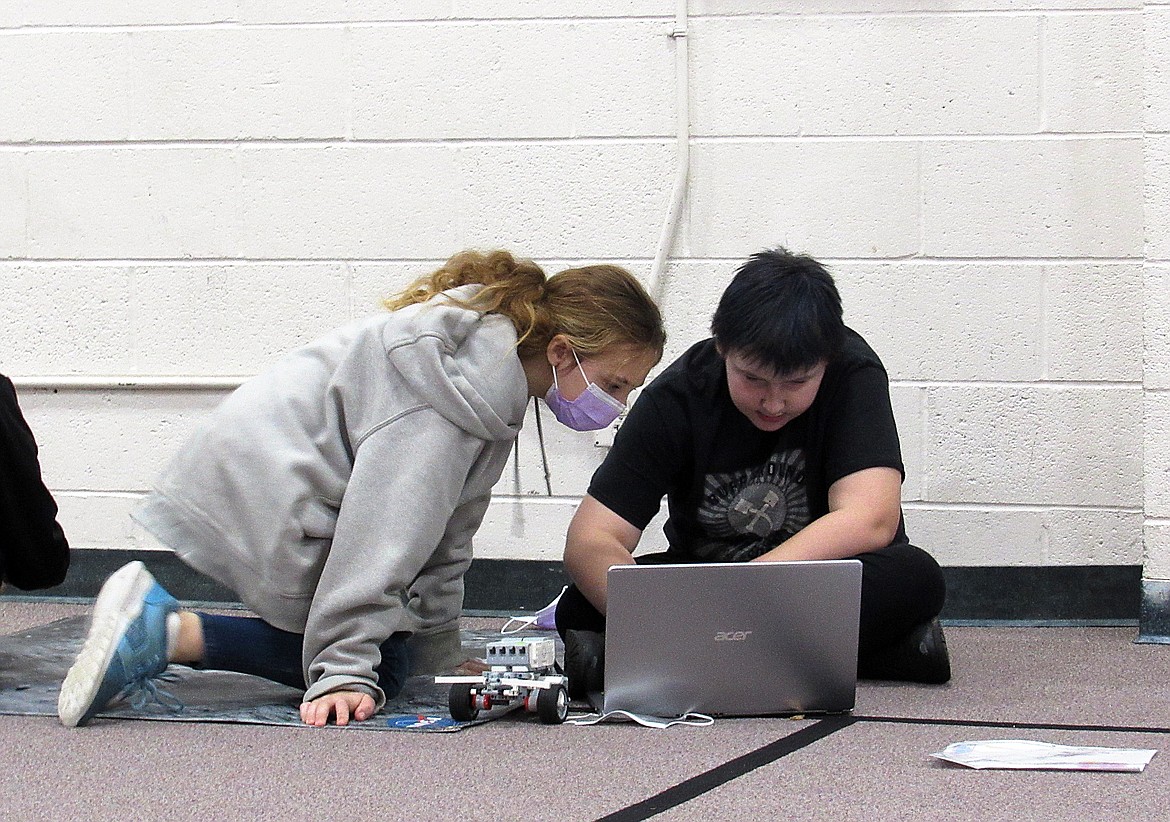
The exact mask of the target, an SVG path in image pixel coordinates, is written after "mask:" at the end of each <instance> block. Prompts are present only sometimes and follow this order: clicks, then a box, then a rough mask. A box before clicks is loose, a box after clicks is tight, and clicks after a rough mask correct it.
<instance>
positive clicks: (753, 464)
mask: <svg viewBox="0 0 1170 822" xmlns="http://www.w3.org/2000/svg"><path fill="white" fill-rule="evenodd" d="M879 466H880V467H889V468H895V469H897V470H898V471H899V472H900V473H902V474H903V475H904V474H905V471H904V469H903V466H902V455H901V449H900V447H899V444H898V431H897V428H896V426H895V424H894V413H893V410H892V409H891V407H890V392H889V382H888V379H887V376H886V371H885V368H884V367H883V366H882V363H881V360H879V359H878V356H877V354H875V353H874V352H873V350H872V349H871V348H870V347H869V345H867V344H866V342H865V340H863V339H862V338H861V336H860V335H858V334H857V333H856V332H854V331H852V330H849V329H847V330H846V339H845V344H844V347H843V349H842V351H841V352H840V354H839V355H838V356H837V357H836V358H835V359H834V360H833V361H832V362H831V363H830V364H829V366H828V368H827V369H826V370H825V375H824V378H823V379H822V381H821V385H820V388H819V390H818V391H817V395H816V399H815V400H814V401H813V404H812V405H811V406H810V407H809V409H808V410H807V411H806V412H805V413H803V414H802V415H800V416H799V417H797V418H796V419H794V420H793V421H792V422H790V423H788V424H787V425H785V426H784V427H783V428H781V429H780V430H779V431H773V432H767V431H761V430H760V429H758V428H756V427H755V426H754V425H752V423H751V422H750V421H749V420H748V418H747V417H745V416H744V415H743V414H742V413H740V411H739V410H738V409H736V407H735V406H734V405H733V404H732V401H731V395H730V393H729V392H728V388H727V374H726V369H725V367H724V363H723V358H722V357H720V356H719V353H718V352H717V351H716V350H715V343H714V341H713V340H710V339H708V340H704V341H703V342H700V343H697V344H695V345H694V346H692V347H691V348H690V350H688V351H687V352H686V353H685V354H683V355H682V356H681V357H679V359H677V360H676V361H675V362H674V363H672V364H671V365H670V366H669V367H668V368H667V369H666V370H665V371H663V372H662V374H660V375H659V376H658V377H657V378H655V379H654V381H653V382H651V383H650V385H648V386H647V387H646V388H645V389H644V390H643V391H642V395H641V396H640V397H639V398H638V401H637V402H636V403H634V405H633V407H632V408H631V409H630V413H629V415H628V416H627V418H626V421H625V422H624V423H623V424H622V427H621V428H620V429H619V430H618V433H617V437H616V439H615V441H614V444H613V447H612V448H611V449H610V452H609V454H608V455H607V456H606V458H605V461H604V462H603V463H602V464H601V466H600V467H599V468H598V469H597V472H596V473H595V474H594V475H593V480H592V482H591V483H590V486H589V494H590V496H592V497H593V498H595V499H596V500H597V501H598V502H600V503H601V504H602V505H604V506H605V507H607V508H609V509H610V510H611V511H613V512H614V513H616V514H617V515H618V516H620V517H621V518H622V519H624V520H626V521H627V522H629V523H630V524H631V525H633V526H635V527H636V528H638V529H640V530H642V529H645V527H646V525H647V524H648V523H649V522H650V520H651V519H653V518H654V516H655V515H656V514H657V513H658V509H659V506H660V505H661V502H662V497H663V496H666V497H667V502H668V505H669V514H670V515H669V519H668V520H667V523H666V527H665V531H666V537H667V539H668V540H669V543H670V551H671V552H672V553H676V554H678V555H679V558H680V559H693V560H700V561H712V562H739V561H746V560H749V559H753V558H755V557H758V556H760V555H761V554H763V553H765V552H767V551H770V550H771V549H772V548H775V547H776V546H777V545H779V544H780V543H781V542H783V541H784V540H786V539H788V538H789V537H791V536H792V535H794V534H795V533H797V532H798V531H800V530H801V529H802V528H804V527H805V526H806V525H808V524H809V523H810V522H812V521H813V520H815V519H817V518H819V517H821V516H824V515H825V514H827V513H828V512H829V499H828V497H829V486H830V485H832V484H833V483H834V482H836V481H837V480H838V479H840V478H841V477H844V476H847V475H849V474H852V473H855V472H857V471H861V470H863V469H866V468H874V467H879ZM906 541H907V540H906V532H905V528H904V526H903V524H902V523H899V525H898V533H897V536H896V537H895V538H894V542H906Z"/></svg>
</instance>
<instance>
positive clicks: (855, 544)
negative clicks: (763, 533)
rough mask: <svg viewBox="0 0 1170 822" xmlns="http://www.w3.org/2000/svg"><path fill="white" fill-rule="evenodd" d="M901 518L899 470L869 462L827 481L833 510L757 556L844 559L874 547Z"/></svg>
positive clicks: (769, 559)
mask: <svg viewBox="0 0 1170 822" xmlns="http://www.w3.org/2000/svg"><path fill="white" fill-rule="evenodd" d="M901 518H902V475H901V473H900V472H899V471H898V470H897V469H895V468H884V467H877V468H865V469H863V470H861V471H856V472H854V473H852V474H847V475H845V476H843V477H841V479H839V480H837V481H836V482H834V483H833V484H832V485H830V486H829V513H827V514H825V515H824V516H823V517H820V518H819V519H815V520H813V521H812V522H810V523H809V524H808V525H807V526H805V527H804V528H803V529H802V530H801V531H800V532H799V533H797V534H795V535H794V536H792V537H791V538H789V539H787V540H785V541H784V542H783V543H781V544H780V545H778V546H777V547H775V548H773V549H772V550H771V551H768V552H767V553H766V554H762V555H761V556H759V557H756V559H755V561H756V562H778V561H783V560H794V559H843V558H845V557H853V556H857V555H858V554H864V553H865V552H867V551H875V550H877V549H878V548H885V547H886V546H887V545H889V544H890V542H891V541H892V540H893V539H894V535H895V534H896V533H897V532H898V523H899V522H900V521H901Z"/></svg>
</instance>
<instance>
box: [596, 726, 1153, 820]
mask: <svg viewBox="0 0 1170 822" xmlns="http://www.w3.org/2000/svg"><path fill="white" fill-rule="evenodd" d="M857 722H874V723H886V724H891V725H954V726H962V727H971V728H1013V729H1026V730H1041V731H1093V732H1098V733H1147V734H1170V728H1159V727H1155V726H1143V725H1083V724H1065V723H1059V722H1000V721H993V720H980V719H930V718H925V717H903V716H864V715H848V716H831V717H826V718H825V719H822V720H820V721H819V722H817V723H816V724H815V725H810V726H808V727H807V728H801V729H800V730H799V731H797V732H796V733H793V734H789V735H788V736H785V737H783V738H781V739H777V740H776V741H775V742H769V743H768V744H767V745H764V746H763V747H762V748H757V749H756V750H754V751H750V752H749V753H746V754H744V755H743V756H739V757H736V758H735V759H732V760H731V761H729V762H725V763H724V764H722V765H719V766H717V767H715V768H712V769H711V770H709V771H704V772H703V773H701V774H698V775H696V776H692V777H691V778H690V779H687V780H685V781H683V782H680V783H678V784H677V785H675V786H674V787H672V788H667V789H666V790H664V791H662V792H661V793H657V794H655V795H654V796H651V797H650V798H648V799H644V800H642V801H641V802H638V803H636V804H634V805H629V806H628V807H625V808H622V809H621V810H619V811H614V812H613V813H611V814H608V815H607V816H602V817H600V818H599V819H598V820H597V822H637V820H642V819H649V818H650V817H652V816H656V815H657V814H660V813H662V812H663V811H666V810H669V809H671V808H674V807H677V806H679V805H681V804H683V803H684V802H689V801H690V800H692V799H694V798H695V797H697V796H701V795H702V794H705V793H707V792H708V791H710V790H713V789H714V788H717V787H719V786H720V785H724V784H726V783H728V782H730V781H731V780H733V779H736V778H738V777H740V776H743V775H744V774H746V773H750V772H751V771H754V770H755V769H756V768H760V767H763V766H764V765H767V764H769V763H772V762H775V761H776V760H778V759H781V758H782V757H785V756H787V755H788V754H790V753H793V752H795V751H799V750H800V749H801V748H805V747H807V746H809V745H811V744H812V743H814V742H816V741H818V740H821V739H824V738H825V737H826V736H829V735H830V734H833V733H836V732H837V731H840V730H842V729H843V728H847V727H849V726H850V725H853V724H854V723H857Z"/></svg>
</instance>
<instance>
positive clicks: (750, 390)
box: [723, 351, 826, 431]
mask: <svg viewBox="0 0 1170 822" xmlns="http://www.w3.org/2000/svg"><path fill="white" fill-rule="evenodd" d="M723 360H724V362H726V363H727V388H728V390H729V391H730V392H731V401H732V403H734V405H735V407H736V408H738V409H739V411H740V413H741V414H743V415H744V416H745V417H747V418H748V419H749V420H751V423H752V425H754V426H755V427H756V428H759V429H760V430H761V431H779V430H780V429H781V428H783V427H784V426H786V425H788V423H790V422H792V421H793V420H794V419H796V418H797V417H799V416H800V415H801V414H803V413H804V412H805V411H807V410H808V409H809V406H810V405H812V404H813V400H815V399H816V397H817V391H818V390H819V389H820V387H821V380H822V379H823V378H824V376H825V365H826V363H825V361H824V360H822V361H821V362H819V363H817V364H816V365H814V366H813V367H812V368H809V369H807V370H800V371H795V372H792V373H789V374H777V373H776V372H775V371H773V370H772V369H771V368H769V367H767V366H763V365H760V364H759V363H757V362H755V361H753V360H751V359H748V358H747V357H744V356H743V355H742V354H738V353H736V352H734V351H729V352H726V353H724V355H723Z"/></svg>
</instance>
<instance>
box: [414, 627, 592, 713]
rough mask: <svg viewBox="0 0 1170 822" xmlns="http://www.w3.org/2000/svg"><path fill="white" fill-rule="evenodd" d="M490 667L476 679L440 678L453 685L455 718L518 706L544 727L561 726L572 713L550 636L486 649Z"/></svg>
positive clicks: (450, 698) (451, 701) (450, 703)
mask: <svg viewBox="0 0 1170 822" xmlns="http://www.w3.org/2000/svg"><path fill="white" fill-rule="evenodd" d="M486 659H487V664H488V665H489V666H490V667H489V669H488V670H486V671H484V672H483V673H482V674H479V675H478V676H437V677H435V682H437V683H439V684H441V685H450V686H451V690H450V693H449V694H448V697H447V702H448V706H449V707H450V709H451V718H452V719H455V720H458V721H460V722H468V721H470V720H472V719H475V718H476V717H477V716H478V715H479V712H480V711H481V710H483V711H487V710H491V709H492V708H496V707H503V706H510V707H520V706H521V705H522V706H523V707H524V709H525V710H527V711H532V712H534V713H535V714H536V715H537V716H538V717H540V721H541V722H543V723H544V724H545V725H559V724H560V723H562V722H564V721H565V717H566V716H568V714H569V692H568V678H567V677H565V676H563V675H561V674H558V673H556V643H555V642H554V641H553V640H552V639H548V638H543V637H541V638H529V639H515V638H510V637H509V638H506V639H503V640H501V641H499V642H494V643H492V644H490V645H488V646H487V655H486Z"/></svg>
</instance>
